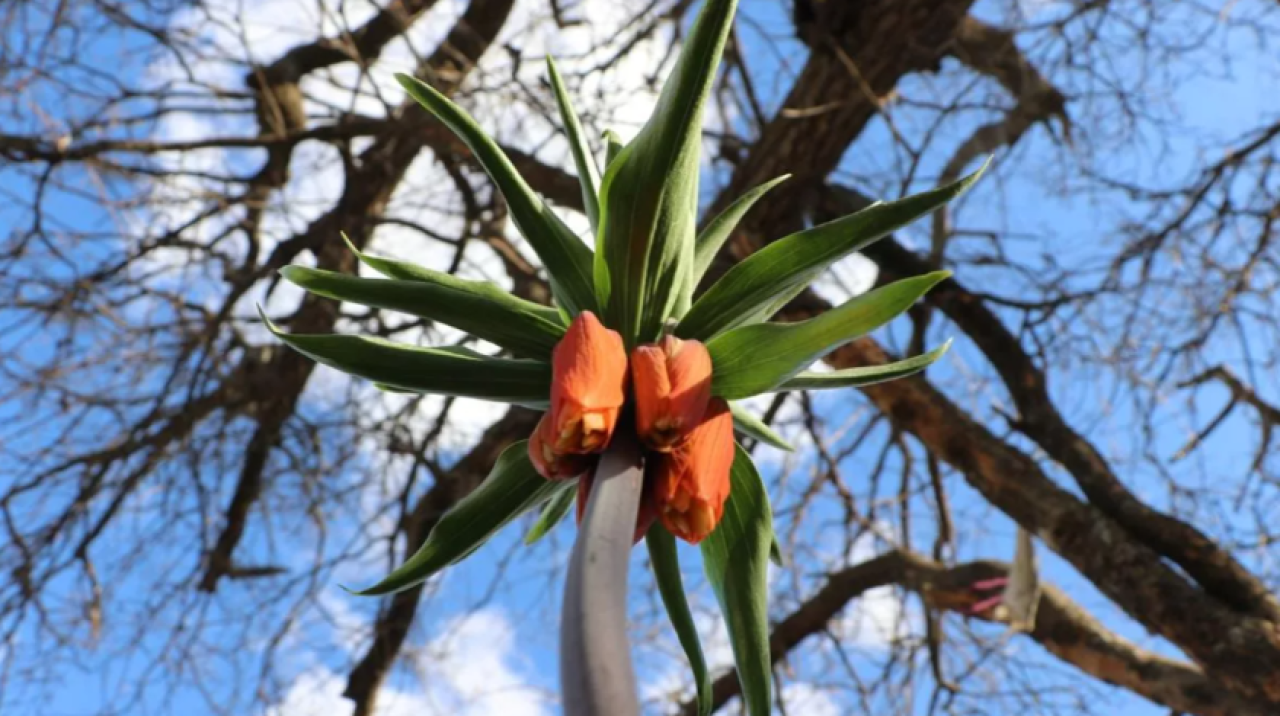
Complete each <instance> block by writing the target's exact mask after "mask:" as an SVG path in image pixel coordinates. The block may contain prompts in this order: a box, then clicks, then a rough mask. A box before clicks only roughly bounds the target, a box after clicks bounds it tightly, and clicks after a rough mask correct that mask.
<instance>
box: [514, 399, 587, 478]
mask: <svg viewBox="0 0 1280 716" xmlns="http://www.w3.org/2000/svg"><path fill="white" fill-rule="evenodd" d="M550 417H551V413H543V414H542V419H541V420H539V421H538V427H536V428H534V429H533V434H532V435H530V436H529V460H530V461H532V462H533V467H534V468H535V469H536V470H537V471H538V474H539V475H542V476H543V477H545V478H547V479H548V480H567V479H569V478H571V477H577V476H578V475H581V474H582V473H584V472H586V471H587V470H588V469H590V468H591V462H592V458H591V457H590V456H587V455H574V454H573V453H562V452H559V451H557V450H556V449H555V447H554V446H553V445H552V444H551V442H549V441H547V440H546V438H545V436H546V435H547V434H549V433H550V432H551V420H550Z"/></svg>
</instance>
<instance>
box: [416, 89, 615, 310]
mask: <svg viewBox="0 0 1280 716" xmlns="http://www.w3.org/2000/svg"><path fill="white" fill-rule="evenodd" d="M396 81H397V82H399V83H400V86H401V87H404V89H405V91H406V92H408V93H409V95H410V96H411V97H413V98H414V99H415V100H417V101H418V104H421V105H422V106H423V107H424V108H425V109H426V110H427V111H428V112H430V113H432V114H434V115H435V116H436V117H438V118H439V119H440V121H441V122H444V123H445V124H446V125H448V127H449V129H451V130H453V132H454V134H457V135H458V137H459V138H460V139H462V141H463V142H465V143H466V145H467V146H468V147H470V148H471V151H472V153H473V154H474V155H475V158H476V160H477V161H479V162H480V165H481V166H483V167H484V170H485V171H486V172H487V173H488V174H489V177H490V178H491V179H493V183H494V184H496V185H497V186H498V190H499V191H501V192H502V196H503V197H504V198H505V199H506V200H507V207H508V209H509V210H510V212H511V218H512V219H513V220H514V221H515V223H516V227H517V228H519V229H520V234H521V235H523V236H524V238H525V240H527V241H528V242H529V245H530V246H532V247H533V250H534V251H535V252H536V253H537V254H538V258H540V259H542V263H543V265H544V266H546V267H547V273H548V274H549V275H550V279H551V289H552V292H553V293H554V294H555V296H556V300H557V301H558V302H559V303H560V304H561V305H563V306H564V307H565V308H567V309H568V310H569V312H570V313H572V314H574V315H577V314H578V313H579V312H581V311H588V310H594V309H595V288H594V287H593V285H592V279H591V250H590V249H588V248H587V246H586V245H585V244H583V243H582V241H580V240H579V239H578V237H577V236H575V235H574V233H573V231H572V230H570V229H569V227H567V226H565V225H564V222H563V221H561V220H560V217H558V216H556V214H555V212H554V211H552V210H551V208H550V207H548V206H547V205H546V203H545V202H543V201H542V199H541V198H540V197H539V196H538V195H537V194H535V193H534V191H533V189H530V188H529V185H528V183H526V182H525V180H524V178H523V177H521V176H520V173H519V172H517V171H516V168H515V166H514V165H513V164H512V163H511V160H510V159H508V158H507V155H506V153H505V152H503V151H502V148H501V147H499V146H498V143H497V142H495V141H493V139H491V138H490V137H489V136H488V135H487V134H485V133H484V130H482V129H481V128H480V125H478V124H476V121H475V120H474V119H472V118H471V115H469V114H467V113H466V112H465V111H463V109H462V108H461V107H459V106H458V105H456V104H454V103H453V102H451V101H449V99H448V98H447V97H445V96H444V95H442V94H440V93H439V92H437V91H436V90H435V88H434V87H432V86H431V85H428V84H426V83H425V82H422V81H420V80H418V79H416V78H414V77H410V76H409V75H405V74H397V75H396Z"/></svg>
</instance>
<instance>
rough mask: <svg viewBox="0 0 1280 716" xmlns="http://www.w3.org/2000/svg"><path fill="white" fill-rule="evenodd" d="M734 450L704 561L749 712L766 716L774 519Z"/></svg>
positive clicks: (750, 467)
mask: <svg viewBox="0 0 1280 716" xmlns="http://www.w3.org/2000/svg"><path fill="white" fill-rule="evenodd" d="M735 450H736V452H735V454H734V459H733V469H732V471H731V473H730V480H731V485H730V487H729V501H728V502H726V503H725V506H724V517H723V518H721V520H720V524H719V526H717V527H716V530H715V531H714V532H712V533H711V535H710V536H709V537H707V538H706V539H705V540H703V541H702V562H703V566H704V567H705V568H706V571H707V581H708V582H710V583H711V588H712V589H713V590H714V591H715V593H716V599H717V600H718V601H719V602H720V611H721V613H722V614H723V615H724V621H725V625H726V626H727V627H728V631H729V643H730V644H731V645H732V646H733V660H734V662H735V663H736V665H737V668H738V683H740V684H742V696H743V700H744V701H745V702H746V706H747V713H749V714H751V716H768V714H769V713H770V708H771V707H772V703H771V701H770V698H769V691H770V681H771V678H772V673H771V671H770V669H769V665H770V664H771V663H772V660H771V657H770V654H769V604H768V599H769V585H768V573H769V564H768V563H769V552H770V544H771V543H772V541H773V517H772V515H771V513H770V509H769V495H768V493H766V492H765V489H764V483H763V482H762V481H761V480H760V473H759V472H757V471H756V466H755V465H754V464H752V462H751V456H750V455H748V454H747V452H746V451H745V450H743V449H742V447H741V446H735Z"/></svg>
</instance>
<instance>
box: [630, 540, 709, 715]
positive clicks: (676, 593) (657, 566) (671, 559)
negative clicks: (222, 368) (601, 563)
mask: <svg viewBox="0 0 1280 716" xmlns="http://www.w3.org/2000/svg"><path fill="white" fill-rule="evenodd" d="M645 544H646V545H647V546H648V547H649V561H650V562H652V563H653V578H654V581H655V582H657V584H658V593H659V594H661V595H662V603H663V605H664V606H666V608H667V617H668V618H669V619H670V620H671V627H672V628H673V629H675V630H676V638H677V639H679V640H680V646H681V647H683V648H684V654H685V656H686V657H687V658H688V659H689V667H690V668H691V669H692V670H693V680H694V683H695V685H696V686H697V689H698V714H699V715H700V716H707V714H710V713H711V707H712V703H711V698H712V695H711V674H710V672H709V671H708V670H707V660H706V659H705V658H704V657H703V656H702V644H701V642H699V641H698V629H697V627H695V626H694V623H693V613H692V612H691V611H689V602H688V600H686V599H685V594H684V580H683V579H681V577H680V557H679V555H678V554H677V553H676V539H675V537H672V536H671V533H670V532H668V531H667V530H666V528H665V527H663V526H662V523H660V522H654V523H653V525H652V526H651V527H650V528H649V532H648V534H646V535H645Z"/></svg>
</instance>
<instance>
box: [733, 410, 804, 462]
mask: <svg viewBox="0 0 1280 716" xmlns="http://www.w3.org/2000/svg"><path fill="white" fill-rule="evenodd" d="M729 412H730V413H732V414H733V427H734V428H735V429H737V431H738V432H740V433H742V434H743V435H746V436H747V437H751V438H755V439H756V440H759V441H760V442H762V443H764V444H766V445H771V446H773V447H776V448H778V449H779V450H786V451H787V452H794V451H795V448H793V447H791V443H789V442H787V441H786V440H785V439H784V438H783V437H782V436H781V435H779V434H777V433H776V432H774V431H773V428H771V427H769V425H768V423H766V422H765V421H763V420H761V419H760V418H757V417H756V416H755V413H752V412H751V411H750V410H747V409H746V407H744V406H742V405H740V404H738V403H729Z"/></svg>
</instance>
